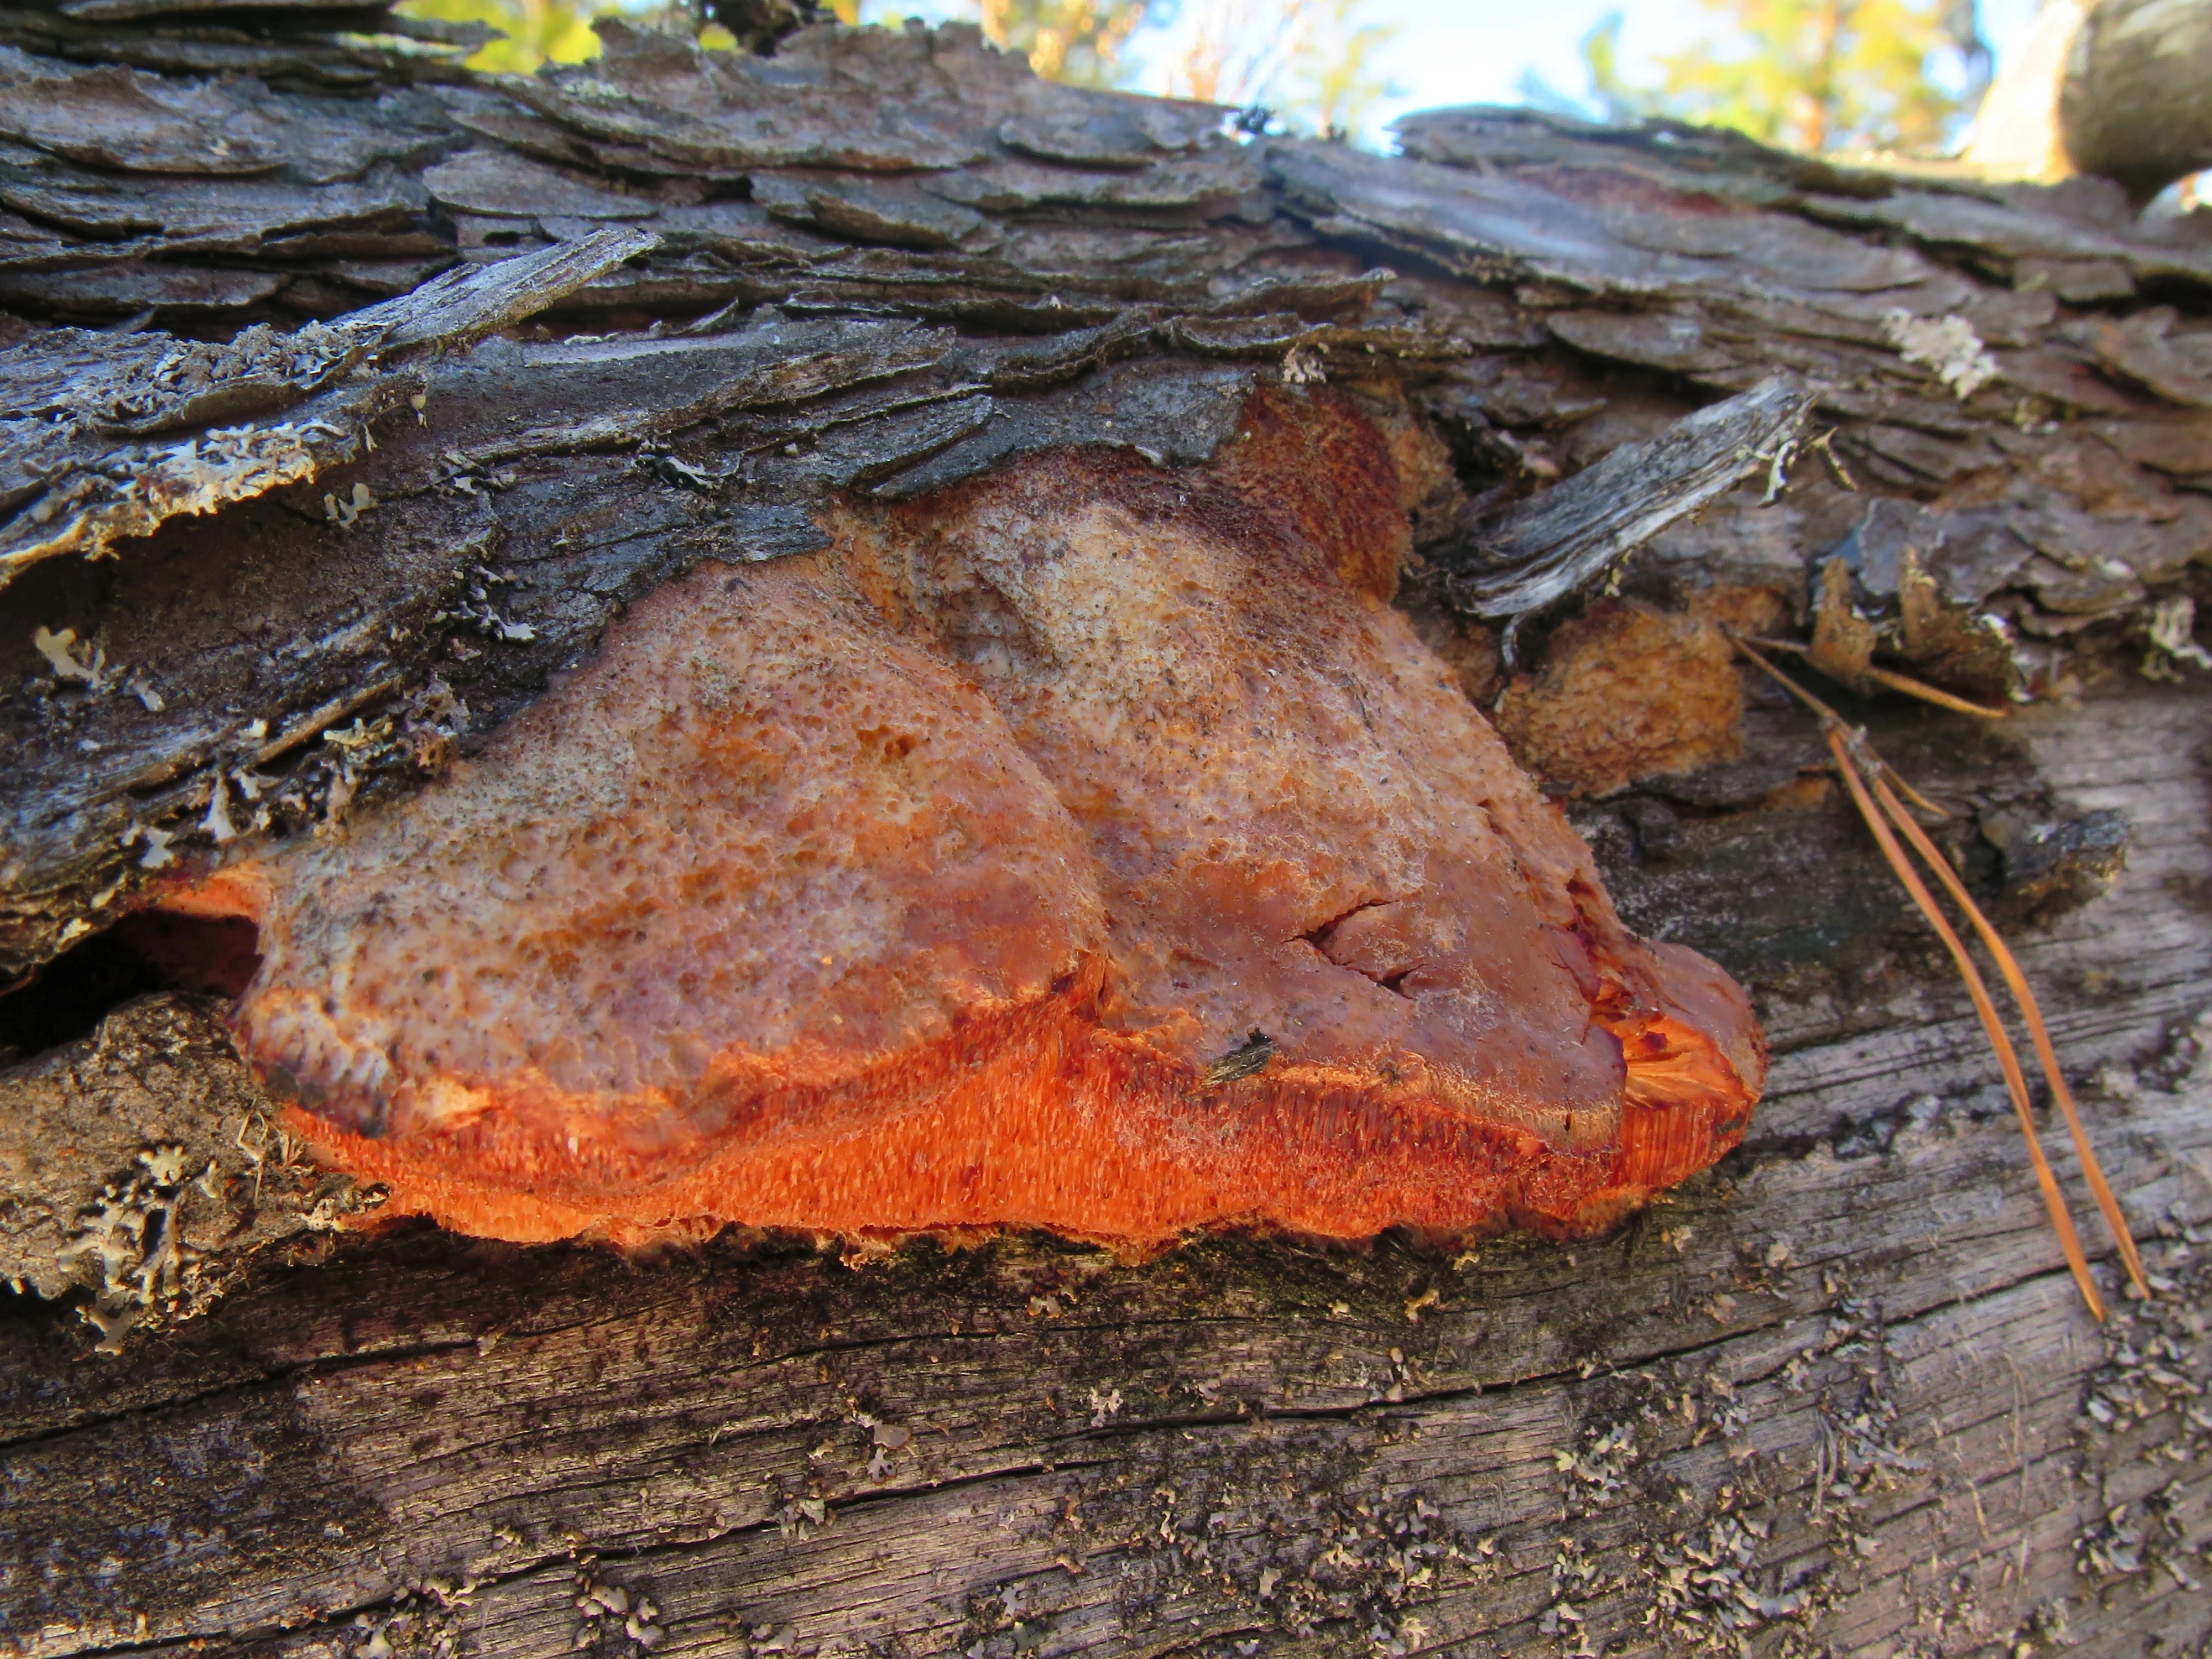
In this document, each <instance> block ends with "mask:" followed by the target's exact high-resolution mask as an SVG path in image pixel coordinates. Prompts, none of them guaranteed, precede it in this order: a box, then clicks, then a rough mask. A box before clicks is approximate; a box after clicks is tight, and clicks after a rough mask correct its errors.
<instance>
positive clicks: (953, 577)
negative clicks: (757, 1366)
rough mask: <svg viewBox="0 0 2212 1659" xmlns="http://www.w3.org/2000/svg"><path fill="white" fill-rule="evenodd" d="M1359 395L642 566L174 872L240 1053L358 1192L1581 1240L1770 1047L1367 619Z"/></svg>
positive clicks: (1748, 1096) (1441, 689) (1387, 539)
mask: <svg viewBox="0 0 2212 1659" xmlns="http://www.w3.org/2000/svg"><path fill="white" fill-rule="evenodd" d="M1390 418H1391V417H1390V415H1389V410H1381V409H1378V408H1376V407H1375V406H1373V405H1371V404H1367V403H1365V402H1364V401H1363V400H1362V399H1361V398H1360V397H1359V396H1358V394H1356V393H1354V392H1347V391H1345V390H1342V389H1340V388H1337V387H1333V386H1330V387H1310V388H1303V387H1302V388H1291V387H1280V388H1273V389H1270V390H1267V391H1264V392H1261V393H1260V394H1258V395H1257V396H1256V397H1255V398H1254V399H1253V401H1252V402H1251V403H1250V404H1249V405H1248V406H1247V408H1246V410H1245V412H1244V415H1243V421H1242V424H1241V427H1240V428H1239V431H1238V435H1237V438H1236V440H1235V441H1232V442H1231V443H1229V444H1228V445H1226V446H1225V447H1224V448H1223V450H1222V452H1221V453H1220V454H1219V455H1218V457H1217V458H1216V459H1214V460H1213V461H1212V462H1211V463H1209V464H1207V465H1205V466H1203V467H1199V468H1194V469H1191V470H1188V471H1172V470H1169V469H1165V468H1162V467H1158V466H1154V465H1148V464H1147V463H1146V461H1145V460H1144V459H1141V458H1139V457H1137V456H1134V455H1133V454H1131V453H1128V452H1127V451H1114V450H1104V449H1062V450H1058V451H1052V452H1047V453H1039V454H1034V455H1030V456H1028V457H1026V458H1024V459H1021V460H1019V461H1018V462H1015V463H1013V464H1012V465H1008V466H1006V467H1005V468H1003V469H1001V470H1000V471H998V472H996V473H994V474H992V475H990V476H988V477H983V478H981V479H976V480H973V481H970V482H969V483H963V484H960V485H958V486H956V487H954V488H951V489H945V490H942V491H939V492H938V493H936V494H934V495H929V496H926V497H924V498H921V499H920V500H917V501H908V502H904V503H899V504H895V505H887V504H884V503H880V502H862V501H848V503H847V504H846V505H844V506H842V507H839V508H837V509H836V511H835V513H833V514H832V515H831V517H830V519H829V522H828V524H827V528H828V529H829V531H830V532H831V534H832V545H831V546H830V547H829V549H828V550H824V551H822V552H818V553H813V554H807V555H804V556H795V557H790V558H786V559H781V560H779V561H776V562H770V563H765V564H760V565H753V566H744V567H732V566H727V565H721V564H708V565H704V566H702V567H700V568H697V569H696V570H694V571H693V572H692V573H691V574H690V575H688V576H686V577H684V578H682V579H680V580H677V581H674V582H672V583H670V584H668V585H666V586H663V587H662V588H660V589H659V591H657V592H654V593H653V594H652V595H651V596H650V597H648V598H647V599H644V600H643V601H642V602H641V603H639V604H638V605H635V607H633V609H632V610H631V611H630V612H629V615H628V616H627V617H624V618H623V620H621V621H620V622H618V623H617V624H616V625H615V626H614V627H613V628H612V629H610V631H609V632H608V634H607V635H606V637H605V641H604V643H603V645H602V647H601V648H600V649H599V652H598V653H597V654H596V655H595V656H594V657H593V658H592V659H590V660H589V661H587V662H586V663H584V664H583V665H581V666H580V667H578V668H576V669H575V670H574V671H571V672H570V673H568V674H567V675H566V676H565V677H562V678H560V679H558V680H557V681H556V684H555V685H554V686H553V688H552V689H551V690H550V691H549V692H548V693H547V694H546V695H545V696H544V697H542V698H541V699H540V700H539V701H538V702H536V703H535V704H534V705H532V707H530V708H527V709H526V710H525V711H524V712H523V713H522V714H520V715H518V716H516V717H515V718H513V720H510V721H509V722H508V723H507V725H506V726H504V727H502V728H501V729H500V730H499V731H497V732H495V733H494V734H493V735H492V736H491V737H490V738H489V740H488V741H487V742H486V744H484V745H483V747H482V748H481V749H480V750H479V751H478V752H477V754H476V755H474V756H473V757H470V758H467V759H465V760H462V761H460V762H459V763H456V764H455V766H454V767H453V769H452V770H451V771H450V773H449V774H448V775H447V776H446V777H445V778H444V779H442V780H441V781H439V782H437V783H435V784H434V785H432V786H430V787H428V788H427V789H425V790H424V791H422V793H419V794H418V795H416V796H415V797H414V798H412V799H408V800H406V801H404V802H401V803H398V804H397V805H392V806H389V807H387V808H386V809H384V810H383V811H380V812H379V813H374V814H371V815H369V816H368V817H365V818H364V819H363V820H362V822H360V823H358V824H357V825H356V827H355V828H354V829H352V830H351V832H350V833H349V834H348V835H347V836H343V838H335V837H334V838H325V839H322V840H316V839H313V838H303V839H302V840H301V841H300V842H295V843H294V844H292V845H290V846H289V847H286V848H281V849H278V850H276V851H274V852H270V853H266V854H262V855H261V856H259V857H258V859H257V860H254V861H252V862H250V863H240V864H234V865H233V866H230V867H229V868H228V869H225V870H223V871H221V872H216V874H215V875H214V876H212V877H211V878H207V879H206V880H204V882H203V883H202V884H201V885H200V887H199V888H198V889H197V890H196V892H195V893H194V894H191V895H188V896H185V898H184V900H183V901H182V902H185V903H188V904H191V905H195V906H197V907H198V908H204V909H217V910H220V909H225V908H228V909H231V910H234V911H237V910H243V911H246V912H248V913H250V914H252V915H253V916H254V918H255V920H256V921H258V925H259V927H260V930H261V951H262V963H261V966H260V968H259V970H258V975H256V977H255V978H254V980H253V981H252V984H251V986H250V987H248V989H247V990H246V994H244V996H243V997H242V998H241V1000H240V1002H239V1004H238V1006H237V1010H236V1012H235V1015H234V1024H235V1029H236V1030H237V1033H238V1036H239V1038H240V1046H241V1048H243V1050H244V1051H245V1052H246V1054H247V1055H248V1056H249V1057H250V1058H251V1060H252V1061H253V1062H254V1063H255V1064H256V1065H257V1066H258V1067H260V1068H261V1070H262V1072H263V1074H264V1076H265V1077H266V1078H268V1079H270V1081H271V1082H272V1083H274V1084H275V1085H276V1086H277V1087H278V1088H279V1089H280V1090H283V1089H289V1091H292V1092H293V1093H294V1094H295V1096H296V1100H295V1104H294V1106H293V1107H292V1109H291V1114H292V1127H294V1129H295V1131H296V1132H298V1133H302V1134H304V1135H306V1136H307V1137H308V1138H309V1139H311V1140H312V1141H313V1143H314V1144H315V1145H316V1146H318V1147H319V1148H320V1149H321V1151H322V1152H323V1153H324V1154H325V1156H326V1157H327V1158H329V1159H331V1161H333V1162H334V1163H336V1164H339V1165H340V1166H342V1167H343V1168H344V1169H346V1170H349V1172H351V1173H353V1174H355V1175H356V1176H362V1177H368V1178H373V1179H376V1180H380V1181H382V1182H387V1183H389V1185H390V1187H391V1189H392V1201H391V1203H390V1205H389V1206H387V1212H389V1213H404V1212H427V1213H428V1214H430V1215H432V1216H435V1218H438V1219H439V1220H440V1221H441V1222H443V1223H445V1224H446V1225H450V1226H453V1227H455V1228H458V1229H459V1230H462V1231H469V1232H475V1233H481V1234H488V1235H493V1236H497V1237H505V1238H509V1239H515V1240H536V1239H546V1238H552V1237H568V1236H574V1235H579V1234H586V1233H588V1234H592V1235H594V1236H599V1237H609V1238H612V1239H616V1240H643V1239H649V1238H653V1237H666V1236H680V1235H684V1234H687V1233H692V1232H696V1231H698V1230H699V1229H701V1228H702V1227H704V1226H710V1225H714V1224H718V1223H724V1222H730V1223H740V1224H744V1225H753V1226H761V1227H781V1228H791V1229H800V1230H810V1231H817V1232H823V1233H839V1234H844V1235H848V1236H869V1237H899V1236H903V1235H908V1234H912V1233H915V1232H921V1231H933V1230H948V1231H949V1230H963V1229H970V1228H977V1227H987V1226H995V1225H1014V1226H1035V1227H1042V1228H1048V1229H1051V1230H1054V1231H1060V1232H1062V1233H1066V1234H1069V1235H1073V1236H1078V1237H1087V1238H1093V1239H1097V1240H1101V1241H1105V1242H1108V1243H1113V1244H1115V1245H1116V1246H1118V1247H1121V1248H1124V1249H1138V1250H1142V1249H1150V1248H1153V1247H1157V1246H1158V1245H1161V1244H1164V1243H1167V1242H1170V1241H1171V1240H1173V1239H1174V1238H1176V1237H1178V1236H1181V1235H1182V1234H1184V1233H1187V1232H1188V1231H1191V1230H1194V1229H1200V1228H1205V1227H1210V1226H1220V1225H1252V1226H1260V1227H1272V1228H1279V1229H1284V1230H1288V1231H1296V1232H1299V1233H1303V1234H1306V1235H1310V1236H1316V1237H1331V1238H1343V1239H1349V1238H1358V1237H1367V1236H1371V1235H1373V1234H1375V1233H1376V1232H1378V1231H1383V1230H1384V1229H1387V1228H1391V1227H1404V1228H1407V1229H1409V1230H1412V1231H1416V1232H1419V1233H1422V1234H1425V1235H1429V1236H1435V1237H1447V1236H1466V1235H1469V1234H1474V1233H1479V1232H1482V1231H1491V1230H1494V1229H1497V1228H1498V1227H1502V1226H1507V1225H1524V1226H1528V1227H1533V1228H1535V1229H1538V1230H1541V1231H1550V1232H1553V1233H1558V1234H1574V1233H1578V1232H1587V1231H1591V1230H1593V1229H1596V1228H1599V1227H1602V1226H1604V1225H1607V1223H1609V1222H1610V1221H1612V1220H1613V1219H1614V1218H1617V1217H1619V1216H1620V1214H1622V1213H1623V1212H1625V1211H1626V1210H1627V1209H1628V1208H1630V1207H1632V1206H1634V1205H1636V1204H1638V1203H1639V1202H1641V1201H1643V1200H1644V1199H1646V1198H1647V1197H1648V1196H1649V1195H1650V1194H1652V1193H1653V1192H1654V1191H1656V1190H1657V1189H1659V1188H1663V1187H1665V1186H1667V1185H1668V1184H1670V1183H1673V1182H1677V1181H1680V1180H1681V1179H1682V1178H1683V1177H1685V1176H1688V1175H1690V1174H1691V1173H1692V1172H1693V1171H1695V1170H1699V1169H1702V1168H1704V1167H1705V1166H1706V1165H1708V1164H1711V1162H1712V1161H1713V1160H1714V1159H1715V1158H1718V1157H1719V1156H1720V1155H1721V1154H1722V1153H1723V1152H1726V1151H1727V1150H1728V1149H1729V1147H1731V1146H1734V1145H1735V1143H1736V1142H1737V1141H1738V1140H1739V1139H1741V1134H1742V1132H1743V1128H1744V1125H1745V1123H1746V1121H1747V1117H1748V1115H1749V1113H1750V1110H1751V1108H1752V1105H1753V1101H1754V1100H1755V1099H1756V1097H1757V1095H1758V1092H1759V1086H1760V1084H1761V1082H1762V1080H1763V1077H1764V1072H1765V1049H1764V1045H1763V1042H1762V1039H1761V1037H1760V1035H1759V1031H1758V1029H1757V1027H1756V1025H1755V1024H1754V1023H1753V1019H1752V1016H1751V1012H1750V1009H1749V1006H1748V1004H1747V1000H1746V998H1745V995H1744V994H1743V992H1742V991H1741V989H1740V988H1739V987H1737V986H1736V985H1735V984H1734V983H1733V982H1732V981H1730V980H1729V979H1728V978H1727V976H1726V975H1723V973H1722V972H1721V971H1720V970H1719V969H1717V968H1716V967H1714V966H1713V965H1712V964H1711V963H1709V962H1707V961H1706V960H1705V959H1704V958H1703V957H1699V956H1697V955H1696V954H1694V953H1693V952H1692V951H1687V950H1686V949H1683V948H1680V947H1678V946H1674V945H1664V944H1653V943H1648V942H1645V941H1643V940H1640V939H1637V938H1635V937H1634V936H1633V935H1632V934H1631V933H1628V932H1627V931H1626V929H1625V928H1624V927H1623V926H1622V925H1621V923H1620V920H1619V919H1618V917H1617V916H1616V915H1615V914H1614V912H1613V906H1612V904H1611V902H1610V901H1609V900H1608V899H1607V896H1606V895H1605V893H1604V891H1603V890H1602V889H1601V885H1600V884H1599V881H1598V878H1597V875H1596V873H1595V867H1594V866H1593V865H1592V862H1591V860H1590V857H1589V853H1588V851H1587V849H1586V848H1584V847H1583V844H1582V843H1581V842H1580V841H1579V840H1578V839H1577V836H1575V834H1574V833H1573V831H1572V830H1571V829H1570V828H1569V827H1568V826H1567V823H1566V822H1565V818H1564V817H1563V816H1562V814H1561V813H1560V811H1559V809H1558V808H1557V807H1556V806H1554V805H1552V804H1551V803H1549V802H1548V801H1547V799H1545V798H1544V797H1543V796H1542V795H1541V793H1539V791H1538V790H1537V788H1536V787H1535V786H1534V783H1532V782H1531V781H1530V780H1529V779H1528V777H1526V776H1525V775H1522V772H1521V771H1520V770H1519V769H1517V768H1516V765H1515V764H1514V763H1513V762H1512V760H1511V759H1510V757H1509V756H1508V754H1507V752H1506V750H1505V748H1504V744H1502V743H1501V742H1500V740H1499V739H1498V737H1497V735H1496V734H1495V733H1494V732H1492V730H1491V729H1490V727H1489V726H1488V725H1487V724H1486V722H1485V721H1484V720H1483V718H1482V716H1481V715H1480V714H1479V713H1478V712H1477V711H1476V710H1475V708H1474V707H1473V706H1472V705H1471V704H1470V703H1469V702H1468V701H1467V699H1466V698H1465V697H1464V696H1462V693H1461V692H1460V690H1458V689H1457V687H1456V686H1455V683H1454V681H1453V679H1452V677H1451V675H1450V673H1449V670H1447V669H1446V668H1445V666H1444V665H1443V663H1442V662H1440V661H1439V660H1438V659H1436V658H1435V657H1434V656H1433V655H1432V654H1431V653H1430V652H1429V650H1428V649H1427V648H1426V647H1425V646H1423V645H1422V644H1421V643H1420V642H1419V640H1418V639H1417V638H1416V637H1415V635H1414V633H1413V629H1412V628H1411V626H1410V625H1409V624H1408V623H1407V620H1406V619H1405V617H1403V616H1402V615H1401V613H1400V612H1399V611H1396V610H1395V609H1393V608H1392V606H1391V605H1390V604H1389V599H1390V596H1391V592H1392V591H1393V588H1394V586H1395V582H1396V580H1397V575H1398V570H1399V567H1400V563H1401V559H1402V558H1403V556H1405V554H1406V552H1407V493H1408V487H1407V484H1406V483H1403V482H1401V470H1400V466H1399V465H1398V462H1397V460H1396V459H1395V452H1394V448H1393V444H1392V437H1391V431H1390ZM1225 1060H1229V1061H1231V1062H1233V1063H1227V1064H1225V1063H1224V1062H1225Z"/></svg>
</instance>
